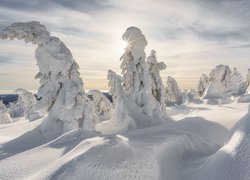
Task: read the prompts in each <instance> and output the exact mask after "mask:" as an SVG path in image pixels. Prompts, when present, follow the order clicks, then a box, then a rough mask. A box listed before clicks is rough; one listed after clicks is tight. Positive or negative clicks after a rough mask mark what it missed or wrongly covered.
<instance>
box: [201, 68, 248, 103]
mask: <svg viewBox="0 0 250 180" xmlns="http://www.w3.org/2000/svg"><path fill="white" fill-rule="evenodd" d="M245 91H246V88H245V84H244V82H243V78H242V76H241V74H240V73H238V71H237V69H236V68H234V69H233V72H232V71H231V69H230V68H229V66H227V65H222V64H221V65H217V66H216V67H215V68H214V69H212V71H211V72H210V75H209V85H208V87H207V89H206V91H205V92H204V94H203V99H226V98H228V97H230V96H231V95H234V96H238V95H241V94H244V92H245Z"/></svg>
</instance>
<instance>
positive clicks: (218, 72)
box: [209, 64, 232, 92]
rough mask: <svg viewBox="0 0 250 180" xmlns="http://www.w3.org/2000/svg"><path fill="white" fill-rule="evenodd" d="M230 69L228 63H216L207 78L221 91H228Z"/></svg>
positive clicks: (229, 87)
mask: <svg viewBox="0 0 250 180" xmlns="http://www.w3.org/2000/svg"><path fill="white" fill-rule="evenodd" d="M231 76H232V71H231V69H230V68H229V66H228V65H222V64H221V65H217V66H215V68H214V69H212V71H211V72H210V74H209V79H210V81H212V82H213V83H214V84H215V85H217V86H218V88H219V89H221V91H222V92H228V91H230V89H231V85H232V82H231Z"/></svg>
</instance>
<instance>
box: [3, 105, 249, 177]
mask: <svg viewBox="0 0 250 180" xmlns="http://www.w3.org/2000/svg"><path fill="white" fill-rule="evenodd" d="M187 109H189V111H187ZM236 111H238V112H239V113H235V112H236ZM168 112H170V113H172V114H174V113H176V112H178V113H180V114H182V118H181V117H180V115H173V116H172V117H173V118H174V119H176V120H178V121H176V122H172V123H168V124H162V125H159V126H154V127H149V128H145V129H140V130H136V131H134V132H130V133H125V134H120V135H118V134H114V135H109V136H101V135H99V134H95V133H90V132H88V131H71V132H68V133H66V134H64V135H62V136H60V137H58V138H56V139H54V140H52V139H53V138H52V137H51V138H48V137H42V136H41V134H39V132H38V131H36V126H37V125H38V124H39V123H40V122H41V120H37V121H34V122H27V121H25V120H21V121H17V122H14V123H12V124H11V125H10V124H8V125H0V138H1V139H4V137H6V136H7V137H9V139H4V141H5V142H6V141H7V143H4V142H3V141H2V143H3V144H2V145H1V148H0V151H1V153H0V158H1V159H2V160H1V161H0V179H21V178H23V179H82V178H84V179H174V180H175V179H190V180H191V179H200V178H201V177H202V179H209V177H210V176H208V174H207V173H208V172H213V171H214V170H215V169H211V167H212V166H214V165H213V164H220V163H223V158H219V159H217V156H219V157H221V156H220V155H217V154H220V152H221V150H220V151H218V150H219V149H220V148H221V147H222V146H223V145H224V144H225V143H226V142H227V141H228V140H229V137H230V132H229V130H228V129H227V128H230V127H232V126H233V124H234V123H236V122H237V121H238V120H239V119H240V118H241V116H242V115H243V114H244V113H245V112H247V104H243V103H242V104H238V103H233V104H230V105H227V106H224V105H223V106H221V107H218V106H212V105H207V104H202V105H196V104H190V105H189V106H186V107H185V108H184V106H177V107H175V109H173V108H172V109H168ZM219 114H222V115H219ZM194 116H200V117H194ZM232 116H233V117H232ZM178 118H179V119H178ZM183 118H184V119H183ZM205 118H206V119H207V120H206V119H205ZM181 119H182V120H181ZM227 119H229V122H227V121H226V120H227ZM208 120H209V121H208ZM219 123H220V124H221V125H220V124H219ZM222 125H223V126H225V127H227V128H225V127H223V126H222ZM13 132H17V133H16V134H13ZM22 133H26V135H22V136H21V137H22V138H20V137H18V138H16V137H17V136H20V135H21V134H22ZM27 133H29V134H30V136H28V135H27ZM39 135H40V136H39ZM24 137H25V138H24ZM11 138H12V140H11ZM32 142H33V143H32ZM18 151H19V152H18ZM217 151H218V152H217ZM6 152H8V153H12V154H7V155H6V154H5V153H6ZM211 155H212V156H211ZM210 157H211V158H210ZM207 158H209V163H211V165H208V166H207V167H206V166H205V167H206V168H202V171H199V172H197V168H199V167H200V166H201V163H203V164H204V162H205V160H206V159H207ZM213 159H214V160H213ZM214 161H215V162H214ZM216 161H219V162H220V163H219V162H216ZM221 161H222V162H221ZM218 168H222V167H220V166H219V165H218ZM226 171H227V169H225V172H226ZM205 177H207V178H205ZM214 177H215V176H214ZM218 177H220V176H219V174H218Z"/></svg>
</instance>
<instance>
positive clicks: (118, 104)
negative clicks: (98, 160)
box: [97, 27, 167, 134]
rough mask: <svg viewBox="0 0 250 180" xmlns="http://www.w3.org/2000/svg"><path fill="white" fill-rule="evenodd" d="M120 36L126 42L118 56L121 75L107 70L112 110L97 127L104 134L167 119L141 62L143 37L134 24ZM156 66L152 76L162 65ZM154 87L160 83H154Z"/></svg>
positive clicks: (143, 57)
mask: <svg viewBox="0 0 250 180" xmlns="http://www.w3.org/2000/svg"><path fill="white" fill-rule="evenodd" d="M122 38H123V40H124V41H126V42H127V47H126V48H125V52H124V53H123V55H122V56H121V58H120V60H121V61H122V63H121V66H120V67H121V69H122V77H120V76H119V75H117V74H116V73H114V72H113V71H109V72H108V79H109V86H110V87H111V90H110V93H111V94H112V95H113V97H114V102H115V107H114V112H113V115H112V117H111V119H110V120H109V121H106V122H104V123H102V124H99V125H98V126H97V130H98V131H101V132H102V133H105V134H108V133H117V132H124V131H127V130H130V129H135V128H144V127H148V126H151V125H155V124H159V123H162V122H163V121H164V120H165V119H166V118H167V115H166V113H165V112H164V111H163V109H162V106H161V104H160V103H159V101H157V99H156V98H155V96H154V95H155V94H154V95H153V93H152V92H153V91H154V90H155V88H154V89H152V80H153V78H152V76H151V75H152V74H150V71H149V66H148V64H147V63H146V61H145V59H146V53H145V52H144V49H145V47H146V45H147V41H146V38H145V36H144V35H143V34H142V32H141V30H140V29H138V28H137V27H129V28H128V29H127V30H126V32H125V33H124V34H123V36H122ZM151 55H152V56H153V55H154V54H151ZM151 58H155V57H150V58H149V62H150V61H152V59H151ZM155 60H156V59H155ZM150 63H151V62H150ZM158 66H159V67H157V68H158V69H154V70H153V69H152V71H151V72H152V73H154V74H155V75H157V73H159V70H161V69H164V68H165V67H164V66H165V65H164V64H162V63H160V64H159V65H158ZM151 68H153V66H151ZM154 68H155V67H154ZM156 78H157V77H156ZM155 80H156V81H159V79H155ZM157 87H160V85H159V84H157ZM161 98H162V97H161ZM161 100H162V99H161Z"/></svg>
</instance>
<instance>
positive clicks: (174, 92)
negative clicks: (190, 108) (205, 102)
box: [166, 76, 183, 104]
mask: <svg viewBox="0 0 250 180" xmlns="http://www.w3.org/2000/svg"><path fill="white" fill-rule="evenodd" d="M182 98H183V97H182V92H181V89H180V88H179V86H178V84H177V82H176V80H175V79H174V78H173V77H171V76H168V79H167V85H166V103H167V104H171V103H174V104H182V103H183V99H182Z"/></svg>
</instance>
